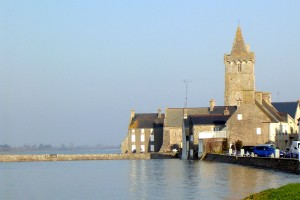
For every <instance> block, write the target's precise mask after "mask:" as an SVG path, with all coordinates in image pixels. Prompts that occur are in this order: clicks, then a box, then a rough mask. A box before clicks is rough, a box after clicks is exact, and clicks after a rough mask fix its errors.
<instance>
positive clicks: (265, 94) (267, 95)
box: [262, 92, 272, 104]
mask: <svg viewBox="0 0 300 200" xmlns="http://www.w3.org/2000/svg"><path fill="white" fill-rule="evenodd" d="M262 98H263V99H264V100H265V101H266V102H268V103H269V104H271V103H272V100H271V93H269V92H263V94H262Z"/></svg>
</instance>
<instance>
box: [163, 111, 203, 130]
mask: <svg viewBox="0 0 300 200" xmlns="http://www.w3.org/2000/svg"><path fill="white" fill-rule="evenodd" d="M184 109H186V113H187V115H190V114H192V115H197V114H207V113H208V108H167V109H166V120H165V124H164V125H165V126H166V127H181V126H182V120H183V112H184Z"/></svg>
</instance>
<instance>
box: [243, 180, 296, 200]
mask: <svg viewBox="0 0 300 200" xmlns="http://www.w3.org/2000/svg"><path fill="white" fill-rule="evenodd" d="M249 199H253V200H258V199H259V200H269V199H278V200H279V199H280V200H283V199H299V200H300V183H291V184H288V185H285V186H282V187H280V188H277V189H268V190H264V191H262V192H259V193H256V194H251V195H250V196H248V197H246V198H244V200H249Z"/></svg>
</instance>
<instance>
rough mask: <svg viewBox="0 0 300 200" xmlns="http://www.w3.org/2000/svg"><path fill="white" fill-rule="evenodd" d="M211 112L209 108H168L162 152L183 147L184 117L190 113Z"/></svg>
mask: <svg viewBox="0 0 300 200" xmlns="http://www.w3.org/2000/svg"><path fill="white" fill-rule="evenodd" d="M207 113H209V109H208V108H167V109H166V111H165V120H164V129H163V145H162V147H161V149H160V152H169V151H172V149H180V148H181V147H182V125H183V124H182V123H183V119H184V118H187V117H188V116H190V115H199V114H207Z"/></svg>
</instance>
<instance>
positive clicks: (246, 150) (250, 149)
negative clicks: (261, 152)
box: [242, 146, 254, 155]
mask: <svg viewBox="0 0 300 200" xmlns="http://www.w3.org/2000/svg"><path fill="white" fill-rule="evenodd" d="M242 149H244V153H245V155H251V153H253V152H254V146H243V147H242Z"/></svg>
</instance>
